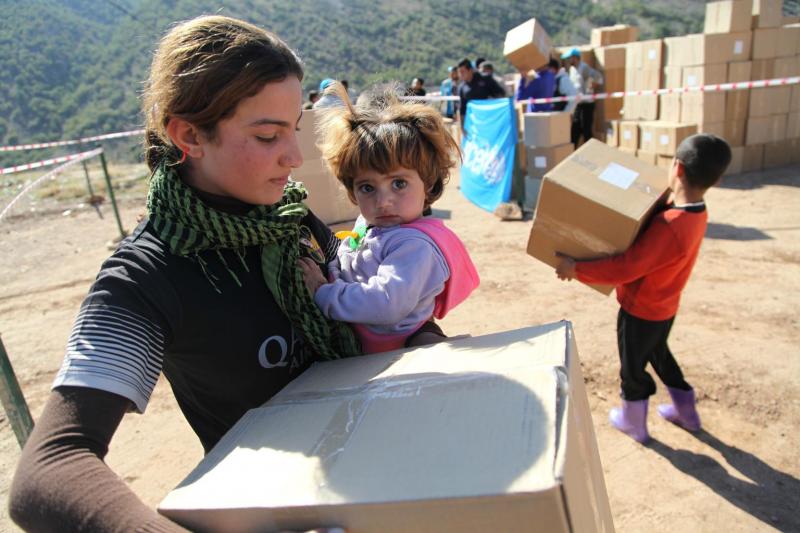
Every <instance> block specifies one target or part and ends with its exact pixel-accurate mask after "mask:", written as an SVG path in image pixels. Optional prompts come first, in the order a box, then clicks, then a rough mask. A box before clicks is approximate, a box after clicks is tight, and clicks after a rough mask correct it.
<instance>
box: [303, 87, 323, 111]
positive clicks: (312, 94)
mask: <svg viewBox="0 0 800 533" xmlns="http://www.w3.org/2000/svg"><path fill="white" fill-rule="evenodd" d="M317 100H319V91H317V90H311V91H308V102H306V103H304V104H303V109H312V108H313V107H314V103H315V102H316V101H317Z"/></svg>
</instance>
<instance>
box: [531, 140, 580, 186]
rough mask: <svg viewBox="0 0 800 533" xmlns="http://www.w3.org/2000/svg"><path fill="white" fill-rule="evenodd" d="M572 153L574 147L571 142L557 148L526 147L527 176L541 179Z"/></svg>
mask: <svg viewBox="0 0 800 533" xmlns="http://www.w3.org/2000/svg"><path fill="white" fill-rule="evenodd" d="M574 151H575V145H573V144H572V143H571V142H568V143H565V144H559V145H558V146H541V147H531V146H529V147H527V148H526V149H525V152H526V160H527V162H528V166H527V172H528V176H530V177H532V178H543V177H544V175H545V174H546V173H547V172H549V171H550V170H551V169H552V168H553V167H555V166H556V165H557V164H558V163H560V162H561V161H563V160H564V158H565V157H567V156H568V155H569V154H571V153H572V152H574Z"/></svg>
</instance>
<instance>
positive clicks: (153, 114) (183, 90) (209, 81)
mask: <svg viewBox="0 0 800 533" xmlns="http://www.w3.org/2000/svg"><path fill="white" fill-rule="evenodd" d="M288 76H296V77H297V78H299V79H300V80H302V79H303V66H302V63H301V61H300V59H299V58H298V57H297V55H296V54H295V53H294V52H293V51H292V50H291V49H290V48H289V47H288V46H287V45H286V44H285V43H284V42H283V41H281V40H280V39H279V38H278V37H277V36H276V35H274V34H272V33H270V32H268V31H266V30H263V29H261V28H259V27H257V26H254V25H252V24H249V23H247V22H244V21H241V20H237V19H233V18H229V17H222V16H204V17H198V18H195V19H192V20H189V21H186V22H182V23H179V24H178V25H176V26H175V27H173V28H172V29H171V30H170V31H169V32H168V33H167V34H166V35H165V36H164V37H163V38H162V39H161V42H160V44H159V46H158V49H157V50H156V53H155V56H154V57H153V63H152V65H151V67H150V77H149V79H148V80H147V84H146V87H145V90H144V95H143V99H142V101H143V104H142V105H143V112H144V116H145V159H146V161H147V165H148V166H149V167H150V169H151V170H153V169H155V167H157V166H158V164H159V163H160V162H161V161H163V160H164V159H172V160H173V161H178V160H179V159H180V155H181V154H179V153H178V149H177V148H176V147H175V146H174V145H173V144H172V141H170V139H169V137H168V136H167V131H166V126H167V123H168V122H169V119H170V118H171V117H180V118H182V119H184V120H186V121H187V122H190V123H191V124H192V125H194V126H195V127H197V128H199V129H200V130H201V131H202V132H203V133H204V134H205V135H206V136H207V137H208V138H209V139H213V138H214V134H215V129H216V125H217V123H218V122H219V121H220V120H222V119H225V118H227V117H229V116H231V115H232V114H233V113H234V110H235V109H236V106H237V105H238V104H239V102H240V101H241V100H243V99H245V98H248V97H250V96H254V95H255V94H257V93H258V92H259V91H260V90H261V89H262V88H263V87H264V84H266V83H270V82H275V81H282V80H284V79H286V78H287V77H288Z"/></svg>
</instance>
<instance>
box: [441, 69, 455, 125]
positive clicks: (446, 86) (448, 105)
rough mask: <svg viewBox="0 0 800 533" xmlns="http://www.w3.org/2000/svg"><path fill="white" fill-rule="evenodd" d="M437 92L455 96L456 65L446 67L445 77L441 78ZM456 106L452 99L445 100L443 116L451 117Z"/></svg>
mask: <svg viewBox="0 0 800 533" xmlns="http://www.w3.org/2000/svg"><path fill="white" fill-rule="evenodd" d="M439 93H440V94H441V95H442V96H456V95H457V94H458V70H457V69H456V67H447V78H445V79H444V80H442V83H441V85H440V86H439ZM455 110H456V106H455V104H454V103H453V101H452V100H448V101H446V102H445V106H444V116H446V117H447V118H453V116H454V115H455Z"/></svg>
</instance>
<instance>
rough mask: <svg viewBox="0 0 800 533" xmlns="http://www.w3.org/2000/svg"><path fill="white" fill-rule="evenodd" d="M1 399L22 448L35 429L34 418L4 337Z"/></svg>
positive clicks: (0, 349)
mask: <svg viewBox="0 0 800 533" xmlns="http://www.w3.org/2000/svg"><path fill="white" fill-rule="evenodd" d="M0 399H2V401H3V409H5V411H6V416H7V417H8V420H9V421H10V422H11V428H12V429H13V430H14V434H15V435H16V436H17V442H19V447H20V448H22V447H23V446H25V442H26V441H27V440H28V436H29V435H30V434H31V431H32V430H33V419H32V418H31V412H30V411H29V410H28V404H27V403H25V397H24V396H23V395H22V390H21V389H20V388H19V382H17V376H16V375H14V369H13V368H11V361H9V360H8V354H7V353H6V349H5V346H3V340H2V339H0Z"/></svg>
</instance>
